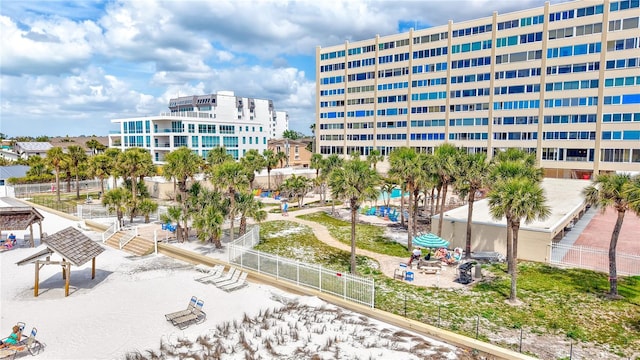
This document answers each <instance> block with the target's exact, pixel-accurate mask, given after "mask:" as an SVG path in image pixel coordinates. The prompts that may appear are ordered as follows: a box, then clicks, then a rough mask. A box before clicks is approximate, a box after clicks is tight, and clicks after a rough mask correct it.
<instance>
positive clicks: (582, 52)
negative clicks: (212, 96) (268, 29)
mask: <svg viewBox="0 0 640 360" xmlns="http://www.w3.org/2000/svg"><path fill="white" fill-rule="evenodd" d="M638 2H639V0H622V1H609V0H605V1H602V0H600V1H573V2H566V3H560V4H555V5H550V4H549V3H546V4H545V6H544V7H540V8H535V9H529V10H524V11H519V12H513V13H507V14H498V13H495V12H494V13H493V15H492V16H490V17H485V18H480V19H476V20H470V21H466V22H461V23H453V22H452V21H449V23H448V24H446V25H442V26H437V27H432V28H428V29H421V30H414V29H411V30H410V31H409V32H405V33H401V34H396V35H390V36H376V37H375V38H373V39H369V40H364V41H358V42H353V43H350V42H346V43H344V44H340V45H335V46H331V47H327V48H320V47H318V48H317V49H316V64H317V65H316V67H317V69H316V70H317V72H316V74H317V75H316V80H317V85H316V86H317V89H316V94H317V97H316V98H317V103H316V114H317V115H316V116H317V117H316V135H317V139H318V142H317V150H318V151H319V152H320V153H322V154H350V153H352V152H354V151H358V152H360V154H363V155H366V154H368V153H369V152H370V151H371V150H372V149H378V150H380V152H381V153H382V154H384V155H388V154H389V152H390V151H391V150H393V149H394V148H397V147H402V146H408V147H413V148H416V149H418V150H419V151H432V150H433V148H434V147H436V146H438V145H440V144H442V143H445V142H447V143H451V144H454V145H456V146H458V147H464V148H466V149H467V151H468V152H471V153H473V152H487V153H488V155H489V156H492V155H493V154H495V153H496V151H500V150H501V149H505V148H510V147H516V148H523V149H526V150H527V151H530V152H533V153H535V154H536V156H537V159H538V162H539V164H540V165H541V166H542V167H543V168H544V169H545V175H546V176H551V177H579V178H583V177H589V176H590V175H591V174H592V172H594V171H595V172H598V171H616V170H618V171H635V172H637V171H640V48H639V36H640V30H639V29H638V28H639V20H638V19H639V17H640V8H639V7H638V5H639V4H638Z"/></svg>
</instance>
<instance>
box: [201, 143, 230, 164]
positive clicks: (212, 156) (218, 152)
mask: <svg viewBox="0 0 640 360" xmlns="http://www.w3.org/2000/svg"><path fill="white" fill-rule="evenodd" d="M228 160H233V156H231V155H230V154H229V153H228V152H227V148H225V147H224V146H218V147H216V148H214V149H212V150H211V151H209V152H208V153H207V165H209V166H210V167H215V166H216V165H220V164H222V163H223V162H225V161H228Z"/></svg>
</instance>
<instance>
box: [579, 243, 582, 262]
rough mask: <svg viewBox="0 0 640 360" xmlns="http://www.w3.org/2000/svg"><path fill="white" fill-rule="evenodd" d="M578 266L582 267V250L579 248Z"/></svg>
mask: <svg viewBox="0 0 640 360" xmlns="http://www.w3.org/2000/svg"><path fill="white" fill-rule="evenodd" d="M578 259H579V260H578V264H580V266H582V248H581V247H578Z"/></svg>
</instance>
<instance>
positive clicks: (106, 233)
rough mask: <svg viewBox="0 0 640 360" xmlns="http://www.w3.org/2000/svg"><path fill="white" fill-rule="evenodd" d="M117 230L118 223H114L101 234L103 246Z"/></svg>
mask: <svg viewBox="0 0 640 360" xmlns="http://www.w3.org/2000/svg"><path fill="white" fill-rule="evenodd" d="M118 230H119V226H118V221H117V220H116V221H114V222H113V225H111V226H109V227H108V228H107V230H105V231H104V232H103V233H102V243H103V244H104V243H105V242H107V240H109V238H110V237H112V236H113V235H114V234H115V233H117V232H118Z"/></svg>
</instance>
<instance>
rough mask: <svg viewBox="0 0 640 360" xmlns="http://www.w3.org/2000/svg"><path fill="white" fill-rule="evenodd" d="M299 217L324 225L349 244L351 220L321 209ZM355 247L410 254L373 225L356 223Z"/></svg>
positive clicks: (386, 253) (332, 233)
mask: <svg viewBox="0 0 640 360" xmlns="http://www.w3.org/2000/svg"><path fill="white" fill-rule="evenodd" d="M299 218H300V219H304V220H309V221H314V222H317V223H319V224H321V225H323V226H325V227H326V228H327V229H328V230H329V233H330V234H331V236H333V237H334V238H335V239H337V240H338V241H340V242H342V243H345V244H347V245H351V222H348V221H344V220H340V219H336V218H333V217H331V216H329V215H327V214H326V213H325V212H323V211H319V212H315V213H312V214H307V215H301V216H299ZM356 247H357V248H358V249H365V250H369V251H373V252H376V253H379V254H385V255H391V256H398V257H407V258H408V257H409V255H410V252H409V251H408V250H407V247H406V246H404V245H402V244H399V243H397V242H395V241H393V240H391V239H389V238H387V237H386V236H385V235H384V229H383V228H382V227H380V226H375V225H365V224H356Z"/></svg>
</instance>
